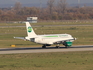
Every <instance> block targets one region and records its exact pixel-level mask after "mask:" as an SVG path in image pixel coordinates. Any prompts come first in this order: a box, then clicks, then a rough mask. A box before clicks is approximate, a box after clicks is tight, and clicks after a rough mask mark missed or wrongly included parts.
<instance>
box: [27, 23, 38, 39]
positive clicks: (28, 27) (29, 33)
mask: <svg viewBox="0 0 93 70" xmlns="http://www.w3.org/2000/svg"><path fill="white" fill-rule="evenodd" d="M26 29H27V34H28V37H30V38H33V37H37V35H36V34H35V32H34V30H33V28H32V27H31V25H30V23H29V22H26Z"/></svg>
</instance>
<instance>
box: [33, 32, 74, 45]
mask: <svg viewBox="0 0 93 70" xmlns="http://www.w3.org/2000/svg"><path fill="white" fill-rule="evenodd" d="M71 39H72V40H71ZM73 39H74V38H73V37H72V36H71V35H69V34H50V35H37V37H36V38H34V41H33V42H35V43H39V44H54V43H60V42H64V41H66V40H69V41H73Z"/></svg>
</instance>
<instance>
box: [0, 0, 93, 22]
mask: <svg viewBox="0 0 93 70" xmlns="http://www.w3.org/2000/svg"><path fill="white" fill-rule="evenodd" d="M27 17H38V18H39V20H87V19H93V7H88V6H86V5H84V6H83V7H78V6H77V7H68V3H67V2H66V0H59V1H58V2H57V3H55V0H48V2H47V6H46V7H42V8H41V7H22V4H21V3H20V2H16V3H15V5H14V7H12V8H1V9H0V21H24V20H26V18H27Z"/></svg>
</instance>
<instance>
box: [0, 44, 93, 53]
mask: <svg viewBox="0 0 93 70" xmlns="http://www.w3.org/2000/svg"><path fill="white" fill-rule="evenodd" d="M75 51H93V46H92V45H87V46H72V47H70V48H65V47H60V48H55V47H47V48H46V49H43V48H41V47H34V48H32V47H31V48H1V49H0V54H18V53H49V52H75Z"/></svg>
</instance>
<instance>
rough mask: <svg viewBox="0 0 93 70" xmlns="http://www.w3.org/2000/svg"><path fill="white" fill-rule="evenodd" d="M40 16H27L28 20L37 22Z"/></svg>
mask: <svg viewBox="0 0 93 70" xmlns="http://www.w3.org/2000/svg"><path fill="white" fill-rule="evenodd" d="M37 20H38V17H27V21H28V22H30V23H37Z"/></svg>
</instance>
